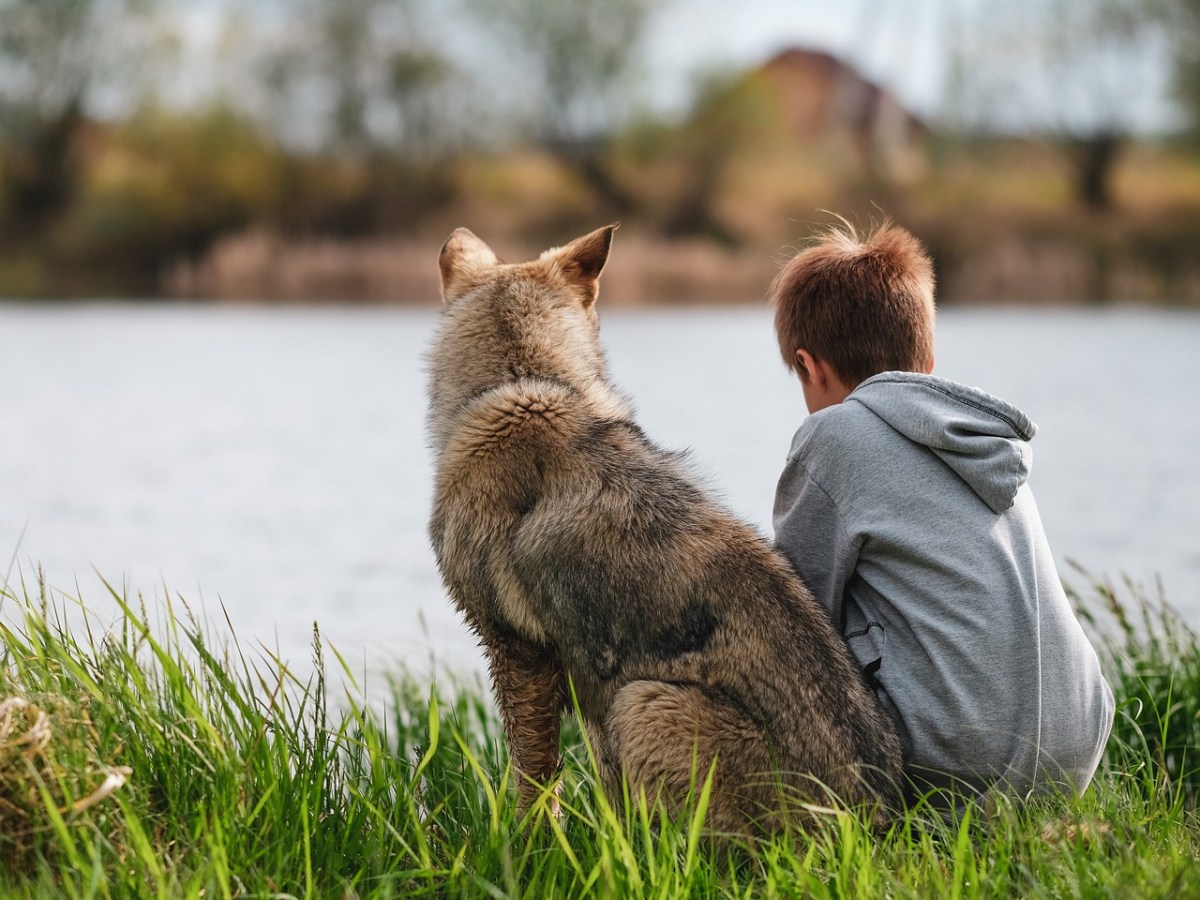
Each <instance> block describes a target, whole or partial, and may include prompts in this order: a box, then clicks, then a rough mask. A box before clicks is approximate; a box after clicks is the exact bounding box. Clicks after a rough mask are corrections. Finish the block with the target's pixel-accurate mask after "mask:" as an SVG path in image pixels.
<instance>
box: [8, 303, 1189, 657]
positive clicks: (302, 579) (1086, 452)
mask: <svg viewBox="0 0 1200 900" xmlns="http://www.w3.org/2000/svg"><path fill="white" fill-rule="evenodd" d="M436 320H437V314H436V312H434V311H429V310H396V309H387V310H378V309H340V308H337V309H334V308H317V309H313V308H305V309H277V308H241V307H238V308H232V307H219V306H175V305H161V306H160V305H155V306H144V305H111V304H103V305H96V304H89V305H79V306H53V307H47V306H25V305H19V304H8V305H3V306H0V373H2V374H0V422H2V423H3V428H4V431H3V434H2V435H0V576H4V574H5V572H6V571H7V572H9V576H8V577H9V581H10V582H11V583H12V584H13V585H14V586H15V589H16V590H18V591H19V590H20V585H21V582H22V580H23V581H24V582H25V584H26V585H27V586H28V589H29V591H30V592H32V590H33V588H32V585H33V583H34V582H35V581H36V578H37V572H38V569H39V568H40V569H41V570H43V571H44V573H45V577H46V580H47V582H48V583H49V585H50V586H51V587H53V588H54V589H56V590H59V591H62V592H64V593H65V594H66V595H67V596H79V597H82V599H83V601H84V603H85V604H86V605H87V607H89V608H90V609H92V610H93V611H94V612H95V614H96V620H97V621H98V622H99V623H100V624H101V625H103V624H104V623H106V622H112V621H114V620H115V618H116V612H115V606H114V604H113V603H112V602H111V601H110V600H109V599H108V598H107V591H106V590H105V588H104V587H103V584H102V582H101V578H103V579H105V580H107V581H108V582H109V583H111V584H113V585H114V586H115V587H117V588H118V589H119V590H121V591H123V592H125V593H127V594H128V595H129V596H131V597H136V596H137V595H139V594H140V595H142V596H143V597H144V598H145V599H146V601H147V603H148V606H149V608H150V609H152V610H154V609H160V608H161V605H162V604H161V601H162V599H163V597H164V596H165V595H166V594H168V593H169V594H170V596H171V597H172V598H176V602H177V603H178V602H179V600H178V598H182V601H186V603H187V604H188V606H189V607H190V608H192V609H193V610H194V611H195V612H197V613H198V614H200V615H203V616H205V618H206V619H207V620H208V621H210V622H211V623H213V627H214V629H216V630H217V631H218V632H220V631H223V630H224V628H225V625H224V621H225V618H226V617H228V619H229V621H230V622H232V624H233V627H234V630H235V632H236V633H237V635H238V637H239V639H240V640H241V642H242V644H243V645H244V646H261V647H263V648H267V649H269V650H270V651H271V652H275V651H278V652H280V653H281V654H282V655H283V656H284V657H285V658H288V659H290V660H295V661H297V662H303V661H304V660H306V659H307V654H308V650H307V648H308V645H309V642H310V639H311V635H312V627H313V622H314V621H316V622H318V623H319V625H320V629H321V633H322V634H323V635H324V637H325V638H326V639H328V640H329V641H331V642H332V643H333V644H334V646H335V647H337V649H338V650H339V651H340V652H341V653H342V654H343V655H344V656H345V657H346V658H347V659H348V660H349V661H350V664H351V665H352V666H355V667H356V668H361V669H363V670H366V671H381V670H385V669H389V668H392V667H395V666H397V665H405V666H408V667H409V668H411V669H413V670H415V671H418V672H427V671H429V670H430V668H431V666H433V667H435V668H437V669H439V670H442V669H448V670H453V671H459V672H463V673H468V674H469V673H474V672H477V671H478V670H479V667H480V659H479V654H478V650H477V648H476V646H475V644H474V642H473V640H472V639H471V636H470V635H469V634H468V633H467V632H466V630H465V628H464V627H463V626H462V624H461V623H460V622H459V621H458V619H457V617H456V616H455V615H454V613H453V612H452V611H451V610H450V608H449V605H448V603H447V602H446V600H445V598H444V596H443V593H442V589H441V585H440V582H439V579H438V575H437V570H436V567H435V565H434V560H433V557H432V553H431V551H430V550H429V547H428V542H427V540H426V537H425V522H426V518H427V514H428V507H429V501H430V481H431V462H430V458H429V454H428V451H427V449H426V446H425V440H424V421H423V420H424V405H425V404H424V392H425V376H424V371H423V364H422V352H423V350H424V348H425V346H426V344H427V342H428V340H429V337H430V334H431V333H432V330H433V328H434V326H435V324H436ZM602 322H603V326H602V327H603V337H604V340H605V342H606V344H607V346H608V348H609V356H610V361H611V368H612V374H613V376H614V379H615V380H616V381H617V382H618V384H620V385H621V387H622V388H623V389H625V390H626V392H627V393H629V394H630V395H631V396H632V397H633V398H634V401H635V403H636V405H637V407H638V410H639V418H640V421H641V424H642V425H643V427H644V428H645V430H646V431H647V433H648V434H649V435H650V436H651V437H652V438H654V439H656V440H657V441H659V442H660V443H662V444H664V445H666V446H670V447H690V448H692V451H693V455H694V458H695V460H696V462H697V463H698V466H699V468H700V469H701V471H703V472H705V473H706V474H707V475H708V477H709V479H710V482H711V484H712V485H713V486H714V487H715V488H716V489H717V490H718V491H719V492H720V493H721V494H722V495H723V496H724V498H725V499H726V501H727V502H728V504H729V505H730V506H731V507H732V508H733V509H734V510H735V511H737V512H738V513H740V514H741V515H742V516H744V517H745V518H747V519H749V520H750V521H752V522H754V523H756V524H757V525H759V526H760V527H761V528H762V529H763V530H764V531H768V530H769V528H770V512H771V502H772V498H773V493H774V487H775V479H776V477H777V475H778V472H779V469H780V467H781V466H782V463H783V459H784V456H785V454H786V452H787V448H788V445H789V442H790V439H791V435H792V432H793V431H794V430H795V428H796V427H797V426H798V425H799V423H800V420H801V418H802V417H803V414H804V405H803V397H802V395H801V392H800V388H799V384H798V383H797V382H796V381H795V380H794V379H793V378H792V377H790V376H789V375H788V373H787V372H786V371H785V369H784V368H783V365H782V363H781V362H780V361H779V357H778V353H777V351H776V349H775V345H774V342H773V337H772V333H771V323H770V317H769V314H768V313H767V312H766V311H765V310H761V309H729V310H703V311H665V310H662V311H638V312H632V311H628V312H627V311H617V312H612V313H610V314H608V315H606V316H602ZM1198 363H1200V315H1197V314H1194V313H1182V312H1169V311H1145V310H1106V311H1097V310H1089V311H1076V310H1073V311H1033V310H1024V309H1018V310H1013V309H1004V310H984V311H976V310H970V311H968V310H953V309H952V310H947V311H944V312H943V313H941V315H940V318H939V324H938V363H937V368H936V370H935V371H936V374H939V375H942V376H944V377H947V378H953V379H956V380H960V381H964V382H968V383H971V384H976V385H978V386H980V387H982V388H984V389H985V390H987V391H989V392H991V393H993V394H997V395H999V396H1001V397H1004V398H1005V399H1007V400H1010V401H1011V402H1013V403H1015V404H1016V405H1018V406H1020V407H1021V408H1023V409H1024V410H1025V411H1026V412H1027V413H1028V414H1029V415H1030V416H1031V417H1032V418H1033V419H1034V421H1035V422H1037V423H1038V425H1039V426H1040V429H1041V431H1040V433H1039V434H1038V436H1037V437H1036V438H1035V439H1034V442H1033V447H1034V468H1033V475H1032V486H1033V489H1034V493H1035V495H1036V496H1037V498H1038V504H1039V506H1040V508H1041V511H1042V516H1043V520H1044V522H1045V526H1046V531H1047V533H1048V535H1049V537H1050V542H1051V546H1052V547H1053V549H1054V551H1055V555H1056V557H1057V559H1058V560H1059V563H1060V566H1061V569H1062V573H1063V575H1064V576H1065V577H1066V578H1067V580H1068V581H1069V582H1071V583H1073V584H1075V585H1079V586H1082V585H1083V584H1084V583H1085V579H1084V577H1083V576H1082V575H1079V574H1077V573H1076V572H1075V571H1074V570H1073V569H1071V568H1070V567H1069V566H1068V565H1067V561H1068V560H1075V561H1077V562H1078V563H1079V564H1081V565H1083V566H1084V567H1086V568H1087V569H1088V570H1089V571H1090V572H1092V573H1093V574H1094V575H1096V576H1100V577H1109V578H1112V579H1114V580H1120V579H1122V578H1125V577H1128V578H1130V579H1133V580H1134V581H1135V582H1138V583H1140V584H1141V585H1143V586H1146V587H1149V588H1153V587H1154V585H1155V583H1156V579H1161V581H1162V584H1163V587H1164V589H1165V593H1166V596H1167V598H1168V599H1169V600H1170V601H1171V602H1172V603H1173V604H1174V605H1175V606H1176V607H1178V608H1179V609H1181V610H1182V611H1183V613H1184V614H1185V616H1186V617H1187V618H1188V619H1189V620H1190V621H1191V622H1192V623H1193V624H1196V625H1200V476H1198V474H1197V467H1198V464H1200V399H1198V397H1200V394H1198V391H1197V388H1196V383H1195V380H1194V379H1195V372H1196V368H1197V365H1198ZM10 560H11V561H12V562H11V565H10V564H9V561H10ZM11 611H12V604H11V603H10V604H9V610H7V611H5V613H4V614H5V615H9V614H11Z"/></svg>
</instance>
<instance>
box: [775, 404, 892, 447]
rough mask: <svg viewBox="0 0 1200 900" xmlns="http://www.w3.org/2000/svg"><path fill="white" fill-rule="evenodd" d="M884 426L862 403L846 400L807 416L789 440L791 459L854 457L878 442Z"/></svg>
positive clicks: (882, 435) (882, 437)
mask: <svg viewBox="0 0 1200 900" xmlns="http://www.w3.org/2000/svg"><path fill="white" fill-rule="evenodd" d="M885 429H886V426H884V425H883V423H882V422H880V420H879V418H878V416H876V415H874V414H873V413H872V412H871V411H870V410H869V409H867V408H866V407H865V406H863V405H862V404H861V403H854V402H850V401H849V400H846V401H843V402H841V403H838V404H835V405H833V406H829V407H826V408H825V409H822V410H819V411H817V412H815V413H810V414H809V415H807V416H806V417H805V418H804V421H803V422H801V423H800V427H799V428H798V429H796V434H795V436H794V437H793V438H792V447H791V450H790V451H789V453H788V456H789V457H790V458H800V459H801V460H803V459H804V458H806V457H812V458H822V459H828V458H830V457H838V458H845V457H846V456H851V457H853V456H856V455H858V454H860V453H862V452H864V450H866V449H867V448H868V447H871V446H874V445H875V443H876V442H877V441H878V440H879V439H886V438H887V435H886V434H885Z"/></svg>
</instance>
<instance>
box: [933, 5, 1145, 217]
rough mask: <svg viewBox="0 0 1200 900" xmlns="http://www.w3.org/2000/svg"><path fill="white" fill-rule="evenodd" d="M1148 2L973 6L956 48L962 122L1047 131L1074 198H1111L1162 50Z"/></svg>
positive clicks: (1086, 201) (1095, 202)
mask: <svg viewBox="0 0 1200 900" xmlns="http://www.w3.org/2000/svg"><path fill="white" fill-rule="evenodd" d="M1156 2H1157V0H1013V2H1011V3H1009V4H1005V5H1004V6H994V5H990V6H988V7H987V12H986V13H983V12H980V13H978V20H977V21H976V22H974V27H973V29H972V33H971V34H969V36H968V38H967V40H966V42H965V45H964V46H963V47H961V48H960V49H959V53H960V55H961V59H960V60H959V62H958V64H957V67H956V68H957V70H958V71H959V73H960V77H961V78H962V79H963V81H964V85H962V86H960V87H961V90H960V92H959V96H958V102H959V104H960V108H959V109H958V110H957V112H958V115H959V118H960V119H963V120H964V121H965V124H966V125H967V127H968V128H971V127H974V128H983V129H986V130H999V131H1002V132H1010V133H1034V134H1042V135H1046V136H1048V137H1050V138H1052V139H1053V140H1055V141H1056V142H1057V143H1059V145H1060V146H1062V147H1063V149H1064V150H1065V152H1066V158H1067V160H1068V162H1069V164H1070V166H1071V172H1072V179H1073V190H1074V194H1075V196H1076V198H1077V200H1078V202H1079V203H1080V204H1082V205H1083V206H1084V207H1086V208H1088V209H1092V210H1097V211H1103V210H1107V209H1110V208H1111V207H1112V206H1113V203H1114V199H1113V195H1112V184H1111V181H1112V172H1113V169H1114V167H1115V164H1116V162H1117V160H1118V158H1119V154H1120V151H1121V149H1122V148H1123V147H1124V145H1125V144H1126V143H1127V142H1128V141H1129V139H1130V137H1131V136H1132V135H1133V134H1134V133H1135V132H1136V131H1138V130H1139V129H1140V128H1143V127H1145V126H1146V122H1145V121H1144V120H1143V118H1142V115H1143V113H1144V112H1145V110H1146V109H1147V108H1149V107H1151V106H1153V105H1154V104H1153V101H1154V100H1155V99H1156V98H1155V97H1154V96H1153V95H1154V92H1155V91H1157V90H1158V83H1157V81H1156V79H1155V78H1154V75H1153V69H1154V67H1155V66H1157V65H1158V59H1159V57H1160V55H1161V52H1162V46H1161V37H1162V35H1161V26H1160V21H1159V19H1157V18H1156V17H1155V16H1154V15H1151V14H1150V13H1151V10H1152V8H1153V6H1154V5H1155V3H1156Z"/></svg>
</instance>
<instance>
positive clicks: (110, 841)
mask: <svg viewBox="0 0 1200 900" xmlns="http://www.w3.org/2000/svg"><path fill="white" fill-rule="evenodd" d="M113 599H114V600H115V601H116V602H118V603H119V604H120V605H121V608H122V611H123V616H122V617H121V618H120V619H119V620H118V621H117V622H116V624H113V625H110V626H108V627H105V628H101V627H100V626H99V623H97V622H95V621H93V620H91V619H86V617H85V619H86V624H84V625H83V626H79V625H76V626H75V627H73V628H72V627H67V626H66V625H64V624H63V623H65V622H67V621H68V620H71V621H77V619H78V613H77V610H74V609H72V611H71V612H70V613H69V614H68V613H67V611H66V609H67V607H73V606H75V605H76V603H77V601H75V600H71V599H68V598H64V597H61V596H48V595H46V594H45V593H44V592H43V593H42V594H40V595H36V596H33V597H28V596H25V595H23V594H22V595H14V594H13V592H12V590H11V589H9V590H8V591H7V592H6V595H5V596H4V605H5V607H6V608H5V612H6V613H7V616H8V619H9V621H12V620H13V619H14V612H15V611H16V610H18V609H19V610H20V615H19V616H16V617H15V618H16V619H18V620H19V624H17V625H16V626H13V627H8V628H5V629H4V630H3V632H0V645H2V652H3V667H2V669H0V687H2V691H0V694H2V696H3V697H4V698H8V699H7V700H5V701H4V703H3V705H2V706H0V729H2V732H3V733H2V736H0V826H2V827H0V856H2V857H3V858H4V863H5V865H4V866H3V868H2V873H3V874H0V883H2V884H3V885H4V889H5V892H6V893H7V894H10V895H12V896H49V895H53V896H80V897H82V896H87V897H93V896H96V897H165V896H170V897H199V896H201V895H203V896H205V897H212V896H223V897H233V896H254V895H267V894H269V895H273V896H305V897H326V896H343V897H393V896H406V897H408V896H423V895H432V896H496V897H507V896H528V897H544V896H622V897H642V896H671V897H680V896H728V897H744V896H764V897H769V896H799V895H805V896H809V895H811V896H818V897H820V896H825V897H834V896H837V897H845V896H883V895H892V896H922V897H926V896H947V897H990V896H1012V895H1023V896H1063V895H1069V896H1078V895H1085V896H1086V895H1097V894H1098V895H1106V896H1111V895H1119V894H1125V895H1128V896H1139V897H1146V896H1164V897H1167V896H1188V895H1190V894H1194V893H1195V892H1196V891H1197V890H1198V889H1200V866H1198V865H1197V862H1198V860H1200V828H1198V826H1197V818H1196V817H1197V811H1196V801H1197V788H1198V786H1200V771H1198V769H1197V760H1198V759H1200V757H1197V753H1198V752H1200V719H1198V718H1197V708H1198V705H1200V642H1198V640H1197V636H1196V635H1195V634H1194V633H1193V632H1192V631H1190V630H1189V629H1188V628H1187V627H1186V626H1185V625H1184V624H1183V623H1182V622H1181V621H1180V620H1179V618H1178V617H1177V616H1175V615H1174V614H1173V613H1172V612H1171V610H1170V609H1169V608H1166V607H1165V606H1163V605H1161V604H1159V603H1157V602H1156V601H1153V600H1150V599H1147V598H1144V597H1140V596H1132V595H1125V596H1121V595H1118V593H1117V592H1115V591H1113V590H1112V589H1111V588H1109V587H1106V586H1103V585H1101V586H1097V587H1096V588H1094V589H1093V590H1091V591H1089V592H1088V594H1087V595H1086V596H1084V597H1083V598H1080V600H1079V602H1080V606H1081V609H1082V610H1083V614H1084V616H1085V618H1086V619H1087V620H1088V622H1089V623H1090V624H1091V626H1092V627H1093V628H1095V629H1097V630H1098V632H1099V634H1100V635H1101V637H1099V638H1098V646H1099V648H1100V650H1101V655H1102V657H1103V660H1104V665H1105V668H1106V671H1107V674H1108V677H1109V678H1110V680H1111V682H1112V684H1113V688H1114V691H1115V693H1116V695H1117V697H1118V702H1119V704H1120V706H1119V712H1118V719H1117V724H1116V727H1115V728H1114V734H1113V738H1112V740H1111V741H1110V743H1109V746H1108V749H1107V753H1106V756H1105V760H1104V762H1103V764H1102V767H1101V770H1100V772H1099V773H1098V775H1097V778H1096V780H1095V782H1094V783H1093V785H1092V787H1091V788H1090V789H1089V790H1088V791H1087V793H1086V794H1085V795H1084V796H1083V797H1082V798H1079V799H1074V800H1061V799H1060V800H1040V801H1037V802H1034V803H1030V804H1028V805H1021V806H1016V805H1010V804H1006V803H1005V804H996V805H994V806H993V807H992V808H990V809H987V810H984V809H980V808H978V807H974V806H968V807H967V811H966V812H965V814H964V815H963V816H962V818H961V819H959V820H958V821H956V822H953V823H943V822H940V821H937V822H934V821H932V820H931V819H930V818H929V817H928V816H927V815H925V814H923V812H922V811H921V810H920V809H917V810H914V811H912V812H910V813H909V814H908V815H907V816H905V817H904V819H903V820H901V821H900V822H898V823H897V824H896V825H895V826H894V827H893V828H892V829H891V830H890V831H889V832H888V833H887V834H886V835H884V836H883V837H879V838H877V837H876V836H873V835H872V834H871V833H870V831H869V830H868V828H867V827H866V826H865V825H864V824H863V823H862V822H861V821H859V820H858V819H857V818H855V817H854V816H853V815H851V814H849V813H845V812H839V811H835V810H830V811H829V812H828V813H827V814H826V815H827V817H826V820H825V823H824V825H823V826H822V827H821V828H819V829H818V830H817V832H816V833H815V834H813V835H811V836H809V835H797V834H792V835H784V836H781V837H779V838H776V839H774V840H771V841H767V842H764V843H762V844H759V845H756V846H755V847H754V848H753V853H745V854H735V857H733V858H732V859H731V858H730V857H729V856H727V855H726V854H723V853H720V852H717V851H714V850H713V849H712V847H711V846H709V845H708V844H707V843H706V841H705V840H704V837H703V806H704V804H703V793H702V792H701V797H700V800H699V802H698V803H696V804H694V806H693V809H692V812H691V814H690V815H689V816H687V817H685V818H683V819H682V820H681V821H677V822H672V821H667V820H665V819H661V818H660V817H659V816H658V815H657V814H656V813H655V812H653V811H646V810H642V809H638V808H636V807H635V808H634V809H632V810H630V811H625V812H619V811H617V809H616V807H615V805H614V804H613V802H612V800H611V798H608V797H606V796H605V795H604V793H603V791H601V790H600V788H599V787H598V785H597V780H596V778H595V775H594V769H593V766H592V764H591V762H590V760H589V758H588V753H587V749H586V747H585V745H584V744H583V742H582V740H581V738H580V736H579V734H578V732H577V730H575V729H573V728H568V735H567V739H566V740H567V744H568V747H569V753H568V760H567V765H566V767H565V770H564V773H563V782H564V804H563V808H564V815H563V819H562V822H561V823H556V822H554V821H552V820H544V819H542V820H540V821H539V823H538V824H536V825H533V827H523V826H524V825H528V824H529V823H520V822H517V821H514V811H513V804H512V801H511V795H510V788H511V783H510V782H511V772H510V771H509V770H508V769H507V767H506V763H507V760H506V755H505V751H504V742H503V738H502V732H501V729H500V727H499V724H498V722H497V719H496V716H495V714H494V712H493V710H492V707H491V705H490V703H489V702H488V701H487V700H486V699H485V698H483V697H482V696H480V694H479V693H478V692H477V691H476V690H474V689H468V688H455V687H454V686H452V685H451V686H447V685H440V686H438V687H436V688H435V689H434V690H432V691H430V690H429V689H428V688H426V687H425V686H423V685H421V684H419V683H418V682H416V681H415V680H413V679H410V678H407V677H405V676H403V675H402V674H398V676H397V678H396V680H395V681H394V682H393V683H392V686H391V688H390V690H389V691H387V692H386V695H385V696H378V695H377V694H372V695H370V696H364V695H363V691H362V690H361V689H360V688H359V686H358V685H357V682H356V679H355V675H354V672H353V670H352V669H351V667H349V666H348V665H347V664H346V662H345V661H344V660H343V659H342V658H341V657H340V656H338V654H337V653H336V651H335V650H334V648H331V647H328V646H326V644H325V643H324V641H322V639H321V637H320V634H319V632H317V631H315V630H314V635H313V671H314V672H315V673H316V674H314V675H313V676H311V677H308V676H304V677H298V676H297V675H296V674H295V673H293V671H292V670H291V669H289V667H288V666H287V665H286V664H285V663H283V662H281V661H279V660H277V659H273V658H272V657H271V655H270V654H269V653H267V652H265V651H264V650H262V649H261V647H259V646H258V645H255V644H252V643H249V642H247V641H245V636H243V639H242V640H240V641H239V640H238V639H237V638H236V637H233V638H230V639H228V640H225V639H218V638H215V637H214V636H213V632H212V630H211V629H210V628H209V627H208V626H206V625H205V624H204V623H203V622H198V621H196V620H194V619H193V618H192V616H191V611H190V610H189V609H188V607H187V606H186V605H185V604H184V603H183V601H182V600H177V601H174V602H173V604H172V605H168V606H157V607H154V608H150V609H147V608H145V607H144V606H143V605H142V604H141V602H140V600H138V599H136V598H127V597H123V596H120V595H119V593H117V592H114V596H113ZM151 622H158V623H160V624H159V625H152V624H150V623H151Z"/></svg>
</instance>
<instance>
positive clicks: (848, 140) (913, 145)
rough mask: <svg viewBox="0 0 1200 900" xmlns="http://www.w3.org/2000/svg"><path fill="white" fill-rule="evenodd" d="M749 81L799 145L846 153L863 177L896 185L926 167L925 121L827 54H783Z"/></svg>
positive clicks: (786, 51) (791, 50)
mask: <svg viewBox="0 0 1200 900" xmlns="http://www.w3.org/2000/svg"><path fill="white" fill-rule="evenodd" d="M752 77H753V78H754V80H755V81H756V82H758V83H759V84H760V85H761V86H762V87H764V88H765V89H766V90H767V91H769V92H770V93H771V95H772V96H773V98H774V100H775V102H776V104H777V114H778V116H779V118H780V124H781V126H782V127H783V129H784V130H785V132H786V133H787V135H788V136H789V137H790V138H791V139H792V140H795V141H796V142H798V143H800V144H804V145H824V146H827V147H830V148H833V149H835V150H843V149H849V150H850V151H851V152H853V154H854V155H855V157H856V159H857V162H858V163H859V164H860V165H861V166H862V168H863V170H864V172H865V173H866V174H868V175H873V176H881V177H886V178H889V179H895V180H901V181H903V180H907V179H910V178H913V177H915V176H916V175H918V174H920V173H921V172H922V171H923V170H924V169H925V167H926V165H927V164H928V150H927V143H928V142H927V138H928V135H929V128H928V126H927V125H926V123H925V122H924V121H922V120H921V119H920V118H919V117H917V116H916V115H914V114H913V113H912V112H910V111H909V110H907V109H906V108H905V107H904V105H903V104H902V103H901V102H900V100H899V99H898V98H897V97H896V95H895V94H893V93H892V92H891V91H889V90H888V89H887V88H885V87H882V86H881V85H878V84H876V83H874V82H873V81H871V80H869V79H867V78H865V77H864V76H863V75H862V74H861V73H860V72H859V71H858V70H857V69H855V68H854V67H853V66H851V65H849V64H848V63H846V62H843V61H842V60H840V59H838V58H836V57H835V56H832V55H831V54H829V53H826V52H824V51H821V50H806V49H799V48H793V49H789V50H784V51H783V52H781V53H779V54H777V55H776V56H774V57H773V58H772V59H770V60H769V61H768V62H767V63H766V64H764V65H763V66H762V67H761V68H760V69H758V70H757V71H756V72H754V73H753V75H752Z"/></svg>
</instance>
